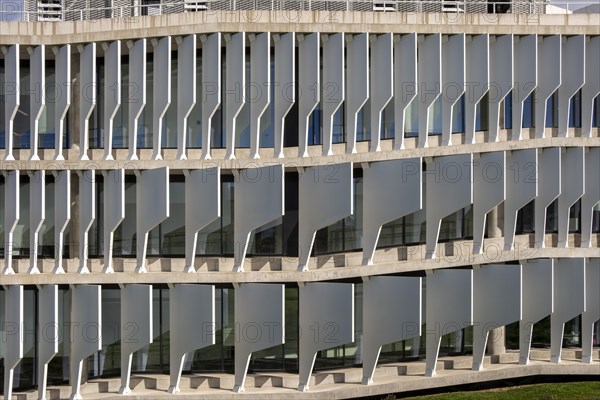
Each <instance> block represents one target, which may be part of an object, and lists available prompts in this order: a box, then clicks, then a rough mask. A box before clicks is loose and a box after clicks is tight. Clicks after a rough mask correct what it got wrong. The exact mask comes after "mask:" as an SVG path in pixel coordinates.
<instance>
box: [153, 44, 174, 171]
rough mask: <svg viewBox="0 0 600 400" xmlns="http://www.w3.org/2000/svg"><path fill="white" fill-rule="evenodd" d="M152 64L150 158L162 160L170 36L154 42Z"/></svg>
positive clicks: (168, 101) (169, 89)
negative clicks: (151, 151)
mask: <svg viewBox="0 0 600 400" xmlns="http://www.w3.org/2000/svg"><path fill="white" fill-rule="evenodd" d="M153 65H154V81H153V96H154V97H153V99H152V148H153V149H154V152H153V154H152V159H153V160H162V131H163V124H164V119H165V114H166V113H167V109H168V108H169V106H170V105H171V36H165V37H163V38H161V39H158V41H157V42H156V45H155V46H154V63H153Z"/></svg>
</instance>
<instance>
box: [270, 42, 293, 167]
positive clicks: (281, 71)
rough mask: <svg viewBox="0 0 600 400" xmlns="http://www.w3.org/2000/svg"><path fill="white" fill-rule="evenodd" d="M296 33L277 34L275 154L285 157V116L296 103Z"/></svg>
mask: <svg viewBox="0 0 600 400" xmlns="http://www.w3.org/2000/svg"><path fill="white" fill-rule="evenodd" d="M295 35H296V34H295V33H294V32H289V33H284V34H275V35H273V42H274V43H275V78H274V84H275V85H276V86H275V92H274V99H273V107H274V110H273V112H274V114H275V123H274V124H275V152H274V155H275V157H277V158H281V157H283V133H284V130H285V116H286V115H287V114H288V112H289V111H290V110H291V109H292V106H293V105H294V103H295V102H296V49H295V48H296V37H295Z"/></svg>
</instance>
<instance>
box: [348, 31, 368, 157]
mask: <svg viewBox="0 0 600 400" xmlns="http://www.w3.org/2000/svg"><path fill="white" fill-rule="evenodd" d="M346 60H347V62H346V64H347V66H346V81H347V82H352V83H351V84H349V85H348V87H347V88H346V90H347V93H346V109H345V112H346V153H356V131H357V130H358V126H357V124H358V113H359V111H360V110H361V109H362V108H363V106H364V105H365V103H366V102H367V100H368V99H369V34H368V33H358V34H356V35H350V34H348V35H346Z"/></svg>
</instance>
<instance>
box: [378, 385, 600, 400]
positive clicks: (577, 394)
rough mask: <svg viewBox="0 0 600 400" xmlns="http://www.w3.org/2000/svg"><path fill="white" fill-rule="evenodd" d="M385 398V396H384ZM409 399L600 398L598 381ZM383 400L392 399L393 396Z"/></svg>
mask: <svg viewBox="0 0 600 400" xmlns="http://www.w3.org/2000/svg"><path fill="white" fill-rule="evenodd" d="M384 399H385V398H384ZM410 399H411V400H418V399H423V400H425V399H426V400H600V382H574V383H549V384H540V385H531V386H522V387H517V388H511V389H492V390H490V391H483V392H456V393H446V394H438V395H432V396H421V397H410ZM385 400H394V397H393V396H390V397H388V398H387V399H385Z"/></svg>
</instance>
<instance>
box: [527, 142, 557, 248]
mask: <svg viewBox="0 0 600 400" xmlns="http://www.w3.org/2000/svg"><path fill="white" fill-rule="evenodd" d="M538 162H539V163H540V164H539V168H538V196H537V197H536V198H535V217H534V221H535V246H536V247H540V248H544V247H546V245H545V243H544V238H545V235H546V210H547V209H548V207H549V206H550V204H552V202H553V201H554V200H556V198H557V197H558V196H559V195H560V187H561V183H560V182H561V179H562V177H561V166H560V162H561V149H560V147H547V148H544V149H538Z"/></svg>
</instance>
